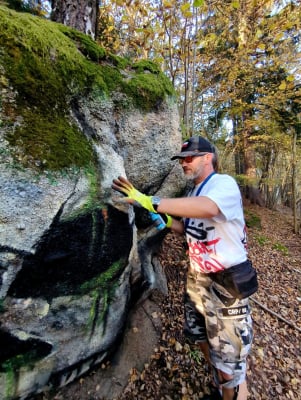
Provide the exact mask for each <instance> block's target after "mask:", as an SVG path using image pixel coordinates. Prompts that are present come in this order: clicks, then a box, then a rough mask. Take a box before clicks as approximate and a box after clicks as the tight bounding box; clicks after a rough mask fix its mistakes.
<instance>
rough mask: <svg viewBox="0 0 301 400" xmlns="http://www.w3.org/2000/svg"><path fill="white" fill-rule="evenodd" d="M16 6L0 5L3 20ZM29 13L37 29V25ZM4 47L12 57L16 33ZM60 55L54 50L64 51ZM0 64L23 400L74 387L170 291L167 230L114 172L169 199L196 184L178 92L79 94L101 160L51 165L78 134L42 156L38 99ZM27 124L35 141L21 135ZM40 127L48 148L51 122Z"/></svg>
mask: <svg viewBox="0 0 301 400" xmlns="http://www.w3.org/2000/svg"><path fill="white" fill-rule="evenodd" d="M5 13H6V10H5V8H0V18H3V20H4V18H5ZM10 18H11V19H10V20H11V21H13V20H14V19H15V20H17V19H18V18H19V16H18V15H17V14H12V15H10ZM22 18H23V17H22ZM28 18H29V20H28V21H29V22H28V21H27V22H28V25H30V24H31V23H32V24H36V20H34V19H30V18H32V17H28ZM32 21H33V22H32ZM49 26H51V27H52V30H53V29H54V28H53V26H54V25H52V24H51V25H50V23H49ZM2 28H3V27H1V26H0V30H1V32H4V30H3V29H2ZM7 29H8V28H7V26H6V30H7ZM45 29H46V28H45ZM49 35H50V36H51V31H50V32H49ZM23 36H24V35H23ZM25 36H26V35H25ZM47 37H48V36H47ZM49 40H50V41H51V37H50V39H49ZM7 43H8V41H7ZM0 45H1V54H3V52H4V51H5V45H6V42H5V40H3V41H1V40H0ZM10 46H11V44H10ZM19 47H20V48H22V45H20V46H19ZM25 47H26V46H24V48H25ZM50 50H51V51H50ZM50 50H49V54H50V56H53V54H54V53H56V49H55V48H51V49H50ZM26 51H28V48H26ZM14 56H15V54H14ZM43 57H45V54H44V55H43ZM6 61H7V60H6ZM43 62H44V63H45V60H44V61H43ZM112 68H115V67H113V66H112ZM0 71H1V100H2V102H1V120H2V121H4V123H2V125H1V128H0V158H1V160H0V161H1V164H0V316H1V323H0V393H1V394H3V396H2V397H1V399H3V400H11V399H17V398H24V397H26V396H27V395H29V394H31V393H36V392H39V391H42V390H44V389H45V388H46V387H49V386H63V385H66V384H67V383H69V382H71V381H72V380H74V379H75V378H77V377H78V376H80V375H82V374H83V373H85V372H86V371H87V370H89V369H90V368H92V367H93V366H95V365H97V364H99V363H101V362H102V361H103V360H104V359H106V358H108V357H110V356H111V354H113V353H114V352H115V351H116V348H118V345H119V343H120V342H121V341H122V338H123V337H124V335H125V332H126V326H127V323H128V316H129V313H130V312H131V309H132V308H133V307H134V306H135V307H136V308H135V309H136V312H137V299H140V301H143V299H146V298H147V297H148V294H149V293H150V292H151V291H152V290H153V289H159V291H161V292H163V293H164V292H165V293H166V290H167V288H166V282H165V278H164V275H163V274H162V271H161V267H160V264H159V263H158V260H157V259H156V250H157V248H158V245H159V244H160V240H162V237H163V236H164V232H163V233H160V232H159V233H158V231H157V230H156V229H155V228H154V227H153V226H152V224H151V221H150V218H149V215H148V213H147V212H144V211H143V210H140V209H138V210H137V209H134V208H133V207H129V206H126V205H125V204H124V203H122V201H121V196H120V195H118V194H116V193H112V190H111V181H112V179H113V178H115V177H117V176H118V175H123V176H127V177H128V178H129V179H130V180H131V181H132V182H133V183H134V184H135V186H136V187H137V188H139V189H140V190H141V191H143V192H145V193H148V194H159V195H165V196H167V195H169V196H174V195H178V194H180V193H181V192H182V191H183V189H184V180H183V179H182V176H181V170H180V168H179V167H178V166H177V165H174V163H173V162H171V161H170V157H171V156H172V155H173V154H174V153H175V151H177V150H178V149H179V147H180V144H181V134H180V130H179V117H178V113H177V108H176V105H175V103H174V102H172V101H171V100H170V96H166V97H165V98H164V99H162V98H161V99H160V102H159V103H160V104H159V106H158V105H157V106H156V107H151V108H150V109H148V110H145V109H139V108H138V107H124V108H122V107H121V106H120V104H121V103H122V102H125V103H127V102H128V97H127V96H126V95H125V94H124V93H122V92H120V91H117V90H114V91H112V93H111V94H110V95H106V96H95V92H94V95H92V94H91V93H92V92H91V91H90V92H88V93H87V94H86V95H84V96H83V95H79V94H78V93H76V94H74V96H72V98H71V100H70V98H68V101H67V100H66V103H64V107H65V108H66V109H65V111H64V113H65V114H66V113H67V115H68V121H69V122H68V124H69V125H70V126H71V125H72V126H76V129H77V131H78V135H79V136H78V139H77V142H80V141H81V140H86V141H88V143H89V146H90V147H91V149H92V150H91V152H90V153H87V154H89V157H90V158H89V159H86V160H85V161H87V162H86V164H85V165H76V166H74V165H73V164H72V162H71V163H70V165H69V166H68V167H67V168H66V167H64V168H63V167H62V168H60V167H57V168H53V167H52V168H51V167H49V166H50V165H52V164H50V161H51V159H52V158H51V157H52V155H53V154H52V153H56V152H60V151H62V148H63V150H64V149H66V147H64V146H68V145H69V142H70V140H71V139H70V137H69V138H68V140H69V142H68V143H67V139H65V138H64V136H62V138H60V139H59V140H58V142H57V143H59V144H56V147H54V148H52V149H51V151H50V152H49V147H48V150H47V148H45V149H43V148H42V150H41V151H40V152H39V153H38V156H37V155H36V154H35V156H34V155H33V153H32V151H33V149H32V146H26V145H25V144H24V143H25V140H26V138H28V137H33V136H34V134H35V130H36V129H37V126H39V125H37V122H35V124H36V125H35V126H34V128H33V126H32V125H29V124H28V121H29V117H28V109H29V105H30V106H32V104H33V103H32V102H33V100H32V98H31V100H30V101H31V103H29V100H28V94H27V95H26V96H25V97H23V98H22V99H20V96H21V94H20V87H17V80H16V78H15V77H14V76H10V75H9V72H8V71H10V70H9V69H8V67H7V64H6V63H5V60H4V58H3V57H1V58H0ZM147 73H148V74H149V72H147ZM44 79H45V78H44ZM127 79H129V78H128V76H127ZM70 80H72V79H71V78H70ZM45 86H47V82H45ZM25 87H26V88H27V86H26V85H25ZM94 90H95V87H94ZM35 95H36V96H38V95H39V93H35ZM32 96H33V97H34V95H32ZM24 98H25V100H26V101H25V106H24ZM120 99H122V102H120ZM37 103H38V100H37ZM36 107H38V106H36ZM33 109H34V110H35V113H39V112H40V111H39V109H38V108H34V107H32V108H31V110H33ZM55 112H56V111H55ZM47 115H48V118H49V119H51V118H53V115H52V114H51V112H50V111H49V112H48V114H47ZM31 118H32V117H31ZM26 122H27V123H26ZM69 125H68V126H69ZM20 129H22V135H23V136H21V138H20V137H19V139H18V140H17V141H14V140H12V138H14V137H15V136H16V132H17V131H18V130H20ZM66 129H68V128H66ZM38 131H39V130H38ZM39 132H40V133H41V137H42V141H41V142H42V144H43V129H42V127H41V130H40V131H39ZM62 132H64V130H62ZM55 133H56V132H55V128H53V135H54V134H55ZM48 134H49V135H50V136H51V135H52V131H51V130H50V133H49V132H48ZM45 140H46V139H45ZM42 144H40V143H39V141H36V142H35V144H34V146H37V147H39V146H40V147H42ZM49 146H50V145H49ZM61 147H62V148H61ZM69 147H70V146H69ZM35 150H39V149H38V148H35ZM64 151H65V150H64ZM67 156H68V153H67V152H66V157H67ZM44 157H45V158H44ZM35 166H37V168H35ZM41 166H42V167H43V166H44V167H43V168H41ZM45 166H46V167H45ZM47 166H48V167H47ZM148 334H149V332H148ZM149 350H151V349H146V350H145V355H146V356H147V354H148V351H149ZM126 352H127V353H129V350H128V349H127V350H126ZM120 357H121V358H122V356H120ZM140 362H141V360H140ZM108 391H109V390H108ZM108 396H109V395H108ZM108 398H109V397H108Z"/></svg>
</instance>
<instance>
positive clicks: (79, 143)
mask: <svg viewBox="0 0 301 400" xmlns="http://www.w3.org/2000/svg"><path fill="white" fill-rule="evenodd" d="M0 32H1V34H0V89H1V90H3V89H4V90H7V88H8V87H9V89H10V90H11V91H12V92H13V93H14V102H13V103H12V102H11V101H10V102H9V103H7V104H5V102H7V99H6V98H4V97H3V96H2V95H0V98H1V99H2V101H1V109H0V111H1V114H2V115H0V120H1V121H4V122H2V124H4V123H6V128H7V129H6V132H8V134H7V139H8V140H9V142H10V145H11V146H13V147H14V150H13V154H14V155H15V156H16V158H17V161H18V162H21V163H22V164H23V165H25V166H30V167H38V168H40V169H45V168H46V169H48V170H49V169H52V170H58V169H61V168H65V167H70V166H72V165H74V166H79V167H82V166H85V165H88V164H90V162H91V156H92V147H91V144H90V143H89V141H88V139H87V138H86V137H85V136H84V134H83V133H82V132H80V131H79V129H78V128H77V126H76V125H75V124H74V123H72V122H71V120H70V108H71V104H72V102H73V101H76V99H77V98H79V97H85V96H87V97H88V96H91V95H92V96H95V94H97V97H101V98H102V99H105V98H109V97H110V96H111V93H112V92H122V93H124V94H125V95H126V97H127V98H128V99H129V100H128V101H125V100H124V97H125V96H121V97H120V99H121V100H120V101H121V102H120V104H118V106H119V107H121V108H124V107H131V106H135V107H138V108H140V109H141V110H145V111H150V110H153V109H157V108H158V105H159V104H161V102H162V101H164V100H165V99H166V98H167V97H173V96H174V90H173V87H172V85H171V83H170V81H169V80H168V78H167V77H166V76H165V75H164V74H163V73H162V72H160V70H159V68H158V66H156V65H155V64H154V63H152V62H150V61H147V60H144V61H140V62H138V63H135V64H131V62H130V60H128V59H122V58H121V57H117V56H114V55H112V54H110V53H106V52H105V50H104V49H103V48H101V47H100V46H98V45H97V43H96V42H94V41H93V40H92V39H91V38H90V37H89V36H87V35H84V34H82V33H80V32H78V31H76V30H74V29H71V28H69V27H66V26H64V25H61V24H58V23H54V22H52V21H49V20H45V19H42V18H39V17H36V16H33V15H30V14H28V13H18V12H15V11H12V10H9V9H8V8H6V7H4V6H0ZM4 83H5V84H4ZM115 98H116V96H115ZM115 102H116V100H115ZM17 117H18V118H17ZM20 117H21V118H20ZM17 119H18V124H17V126H16V120H17Z"/></svg>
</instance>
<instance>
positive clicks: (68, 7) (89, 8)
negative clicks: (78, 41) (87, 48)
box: [51, 0, 99, 39]
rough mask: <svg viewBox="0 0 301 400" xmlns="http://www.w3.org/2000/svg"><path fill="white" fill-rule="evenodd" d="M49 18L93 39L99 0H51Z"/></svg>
mask: <svg viewBox="0 0 301 400" xmlns="http://www.w3.org/2000/svg"><path fill="white" fill-rule="evenodd" d="M51 7H52V12H51V19H52V20H53V21H56V22H60V23H62V24H64V25H67V26H71V27H72V28H75V29H77V30H78V31H80V32H83V33H85V34H87V35H90V36H91V37H92V38H93V39H95V37H96V34H97V32H96V31H97V18H98V12H99V0H88V1H87V0H52V1H51Z"/></svg>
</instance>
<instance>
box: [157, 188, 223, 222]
mask: <svg viewBox="0 0 301 400" xmlns="http://www.w3.org/2000/svg"><path fill="white" fill-rule="evenodd" d="M157 212H160V213H167V214H170V215H174V216H175V217H185V218H212V217H215V216H216V215H218V214H219V212H220V211H219V208H218V206H217V205H216V203H215V202H214V201H212V200H211V199H209V198H208V197H206V196H198V197H183V198H177V199H169V198H162V199H161V201H160V204H159V205H158V207H157ZM172 229H173V226H172Z"/></svg>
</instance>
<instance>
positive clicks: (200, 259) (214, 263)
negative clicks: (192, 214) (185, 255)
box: [188, 238, 225, 274]
mask: <svg viewBox="0 0 301 400" xmlns="http://www.w3.org/2000/svg"><path fill="white" fill-rule="evenodd" d="M219 241H220V239H219V238H217V239H214V240H211V241H208V242H206V244H205V243H204V242H200V241H196V242H191V240H189V241H188V249H189V250H188V251H189V258H190V266H191V268H192V270H193V271H195V272H202V273H205V274H208V273H210V272H218V271H222V270H223V269H225V267H224V266H223V265H222V264H221V263H220V262H219V261H218V260H216V259H214V258H211V257H210V255H211V254H214V253H215V245H216V244H217V243H218V242H219ZM210 246H211V247H213V249H212V248H210ZM208 255H209V257H208Z"/></svg>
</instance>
